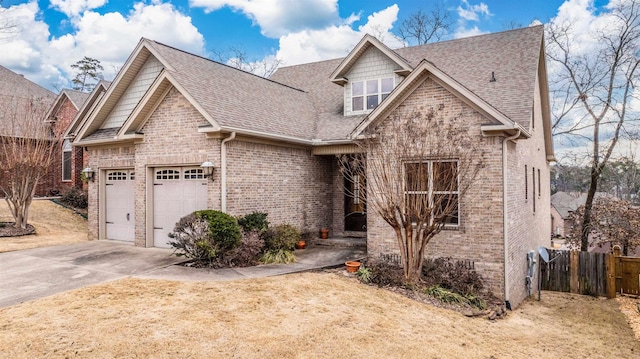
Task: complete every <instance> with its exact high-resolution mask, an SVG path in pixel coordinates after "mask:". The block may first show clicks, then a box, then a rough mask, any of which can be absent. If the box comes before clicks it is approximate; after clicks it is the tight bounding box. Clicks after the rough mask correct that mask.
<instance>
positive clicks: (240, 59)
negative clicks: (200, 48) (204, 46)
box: [212, 46, 282, 78]
mask: <svg viewBox="0 0 640 359" xmlns="http://www.w3.org/2000/svg"><path fill="white" fill-rule="evenodd" d="M212 53H213V59H214V60H216V61H218V62H221V63H223V64H226V65H229V66H231V67H235V68H236V69H240V70H243V71H246V72H251V73H252V74H254V75H258V76H260V77H265V78H269V77H270V76H271V75H273V73H274V72H276V70H277V69H278V66H280V65H281V64H282V60H280V59H278V58H276V57H266V58H264V59H262V60H257V61H252V60H250V59H249V56H248V55H247V52H246V51H244V50H243V49H241V48H239V47H233V46H232V47H229V49H228V50H227V51H219V50H213V51H212Z"/></svg>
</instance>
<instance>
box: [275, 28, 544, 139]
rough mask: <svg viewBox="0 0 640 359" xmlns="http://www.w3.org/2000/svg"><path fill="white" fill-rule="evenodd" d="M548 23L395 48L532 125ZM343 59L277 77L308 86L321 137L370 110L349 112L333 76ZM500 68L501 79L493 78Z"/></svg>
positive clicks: (338, 133) (341, 133) (345, 128)
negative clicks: (540, 60)
mask: <svg viewBox="0 0 640 359" xmlns="http://www.w3.org/2000/svg"><path fill="white" fill-rule="evenodd" d="M543 32H544V29H543V26H534V27H529V28H524V29H517V30H510V31H505V32H499V33H493V34H487V35H479V36H473V37H468V38H463V39H457V40H450V41H442V42H438V43H432V44H426V45H422V46H414V47H406V48H400V49H397V50H393V51H395V52H396V53H397V54H399V55H400V56H401V57H403V58H404V59H406V60H407V61H408V62H409V63H410V64H411V65H412V66H413V67H415V66H417V65H418V64H419V63H420V61H422V60H423V59H426V60H428V61H430V62H432V63H433V64H434V65H435V66H436V67H438V68H439V69H440V70H442V71H443V72H445V73H446V74H447V75H449V76H451V77H452V78H453V79H455V80H456V81H458V82H459V83H461V84H462V85H463V86H465V87H466V88H468V89H469V90H471V91H472V92H473V93H475V94H476V95H478V96H479V97H480V98H482V99H483V100H485V101H486V102H487V103H489V104H490V105H492V106H493V107H495V108H496V109H497V110H498V111H500V112H502V113H503V114H505V115H506V116H507V117H509V118H510V119H511V120H513V121H515V122H517V123H518V124H520V125H521V126H523V127H524V128H525V129H529V123H530V120H531V115H532V113H531V111H532V109H533V100H534V94H535V83H536V79H537V74H538V62H539V57H540V48H541V45H542V39H543ZM341 61H342V59H335V60H329V61H321V62H316V63H311V64H302V65H296V66H290V67H283V68H280V69H278V71H276V73H275V74H274V75H273V76H272V77H271V79H272V80H274V81H278V82H281V83H283V84H287V85H290V86H292V87H296V88H299V89H302V90H304V91H307V92H308V93H309V95H310V97H311V98H312V101H313V104H314V106H315V108H316V111H317V130H316V137H318V138H322V139H344V138H346V137H347V135H348V134H349V133H350V132H351V131H352V130H353V129H354V128H355V126H356V125H357V124H358V123H360V121H361V120H362V118H363V117H364V116H348V117H344V116H343V115H342V114H343V101H344V100H343V93H344V92H343V91H344V89H343V87H341V86H338V85H336V84H334V83H332V82H331V81H330V79H329V76H330V75H331V73H332V72H333V70H335V69H336V68H337V67H338V65H339V64H340V62H341ZM492 72H494V74H495V77H496V79H497V81H495V82H489V79H490V78H491V73H492Z"/></svg>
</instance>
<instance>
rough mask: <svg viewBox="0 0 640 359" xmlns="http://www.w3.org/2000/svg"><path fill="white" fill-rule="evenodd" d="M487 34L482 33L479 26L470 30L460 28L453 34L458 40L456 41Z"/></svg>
mask: <svg viewBox="0 0 640 359" xmlns="http://www.w3.org/2000/svg"><path fill="white" fill-rule="evenodd" d="M486 33H487V31H482V30H480V29H479V28H478V27H477V26H474V27H472V28H468V29H467V28H459V29H458V30H456V32H455V33H454V34H453V37H454V38H456V39H461V38H463V37H470V36H476V35H482V34H486Z"/></svg>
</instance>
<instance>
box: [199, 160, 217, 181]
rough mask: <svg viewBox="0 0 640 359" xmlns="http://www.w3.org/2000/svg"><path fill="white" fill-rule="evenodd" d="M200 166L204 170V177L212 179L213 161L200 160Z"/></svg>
mask: <svg viewBox="0 0 640 359" xmlns="http://www.w3.org/2000/svg"><path fill="white" fill-rule="evenodd" d="M200 168H202V169H203V170H204V178H210V179H211V180H212V181H213V169H214V166H213V162H211V161H205V162H202V164H201V165H200Z"/></svg>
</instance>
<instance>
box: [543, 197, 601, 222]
mask: <svg viewBox="0 0 640 359" xmlns="http://www.w3.org/2000/svg"><path fill="white" fill-rule="evenodd" d="M605 197H609V194H607V193H606V192H596V194H595V198H596V199H597V198H605ZM586 202H587V194H586V193H581V192H556V193H554V194H552V195H551V205H552V206H553V207H554V208H555V209H556V210H557V211H558V213H560V215H561V216H562V218H564V219H566V218H567V217H569V213H570V212H575V211H576V210H577V209H578V207H580V206H584V204H585V203H586Z"/></svg>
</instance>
